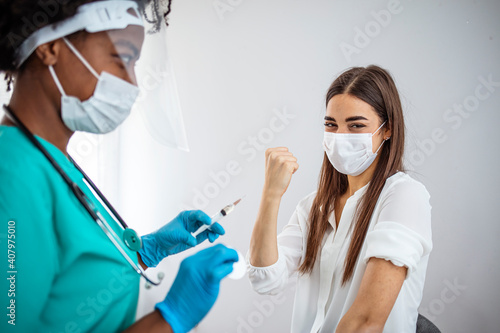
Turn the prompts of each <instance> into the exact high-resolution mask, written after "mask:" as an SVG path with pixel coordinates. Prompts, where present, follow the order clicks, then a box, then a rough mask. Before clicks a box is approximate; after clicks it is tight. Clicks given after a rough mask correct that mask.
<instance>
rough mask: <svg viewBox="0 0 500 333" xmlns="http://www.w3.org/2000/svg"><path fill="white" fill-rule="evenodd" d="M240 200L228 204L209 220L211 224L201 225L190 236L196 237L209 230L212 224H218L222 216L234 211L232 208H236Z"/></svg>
mask: <svg viewBox="0 0 500 333" xmlns="http://www.w3.org/2000/svg"><path fill="white" fill-rule="evenodd" d="M241 199H243V198H241ZM241 199H238V200H236V201H235V202H234V203H232V204H229V205H227V206H226V207H224V208H222V209H221V210H220V212H218V213H217V214H215V215H214V216H212V218H211V220H212V223H211V224H210V225H207V224H204V225H202V226H201V227H199V228H198V230H196V231H195V232H193V233H192V235H193V236H194V237H196V236H198V235H199V234H201V233H202V232H203V231H205V230H207V229H210V227H211V226H212V225H213V224H214V223H216V222H219V221H220V220H221V219H222V218H223V217H224V216H226V215H228V214H229V213H231V212H232V211H233V210H234V207H236V205H237V204H239V203H240V201H241Z"/></svg>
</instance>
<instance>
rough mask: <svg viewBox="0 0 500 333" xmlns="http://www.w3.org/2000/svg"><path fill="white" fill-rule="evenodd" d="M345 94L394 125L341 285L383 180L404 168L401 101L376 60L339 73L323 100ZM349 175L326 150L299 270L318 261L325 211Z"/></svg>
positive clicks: (361, 209) (361, 210)
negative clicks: (367, 64)
mask: <svg viewBox="0 0 500 333" xmlns="http://www.w3.org/2000/svg"><path fill="white" fill-rule="evenodd" d="M339 94H349V95H351V96H354V97H356V98H359V99H360V100H362V101H364V102H366V103H368V104H369V105H371V106H372V108H373V109H374V111H375V112H376V113H377V115H378V116H379V118H380V121H381V123H382V122H384V121H386V124H385V126H386V127H387V128H389V129H391V130H392V134H391V138H390V140H388V141H386V142H385V143H384V145H383V146H382V148H381V149H380V151H379V153H378V154H379V158H378V163H377V165H376V167H375V172H374V174H373V178H372V179H371V181H370V183H369V185H368V188H367V190H366V192H365V194H364V195H363V197H362V199H361V201H360V202H359V204H358V206H357V207H356V214H355V218H354V220H355V223H354V231H353V235H352V240H351V243H350V245H349V250H348V252H347V257H346V258H345V262H344V274H343V277H342V285H345V283H346V282H347V281H349V280H350V279H351V278H352V275H353V273H354V266H355V265H356V262H357V260H358V257H359V253H360V251H361V247H362V246H363V242H364V239H365V236H366V233H367V230H368V225H369V223H370V219H371V216H372V214H373V210H374V208H375V204H376V203H377V200H378V198H379V196H380V193H381V192H382V189H383V187H384V184H385V180H386V179H387V178H388V177H390V176H392V175H393V174H395V173H396V172H398V171H401V170H402V169H403V152H404V127H405V126H404V121H403V110H402V107H401V101H400V99H399V94H398V91H397V89H396V85H395V84H394V81H393V79H392V77H391V75H390V74H389V73H388V72H387V71H386V70H384V69H383V68H380V67H378V66H375V65H371V66H368V67H366V68H364V67H354V68H351V69H349V70H347V71H345V72H344V73H342V74H341V75H340V76H339V77H338V78H337V79H336V80H335V81H334V82H333V83H332V85H331V86H330V88H329V89H328V92H327V94H326V104H327V105H328V102H329V101H330V99H332V97H333V96H335V95H339ZM347 188H348V180H347V176H346V175H344V174H341V173H340V172H338V171H337V170H335V168H334V167H333V166H332V165H331V163H330V161H329V160H328V157H327V155H326V153H325V154H324V158H323V166H322V167H321V171H320V176H319V184H318V191H317V194H316V197H315V199H314V201H313V204H312V207H311V211H310V213H309V222H310V225H309V232H308V236H307V248H306V255H305V258H304V261H303V262H302V264H301V265H300V267H299V271H300V272H301V273H302V274H305V273H311V272H312V269H313V266H314V264H315V262H316V258H317V256H318V252H319V250H320V247H321V241H322V239H323V237H324V235H325V232H326V230H327V228H328V225H329V222H328V217H329V216H330V215H331V214H332V212H333V210H334V203H335V199H336V198H338V197H340V196H341V195H342V194H344V193H345V192H346V191H347Z"/></svg>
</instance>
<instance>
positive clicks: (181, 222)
mask: <svg viewBox="0 0 500 333" xmlns="http://www.w3.org/2000/svg"><path fill="white" fill-rule="evenodd" d="M210 223H211V220H210V217H209V216H208V215H207V214H205V213H203V212H202V211H201V210H190V211H184V212H181V213H180V214H179V215H177V217H176V218H175V219H173V220H172V221H171V222H169V223H167V224H166V225H164V226H163V227H162V228H160V229H159V230H157V231H155V232H153V233H151V234H148V235H145V236H142V237H141V238H142V248H141V249H140V250H139V254H140V255H141V259H142V262H143V263H144V264H146V266H148V267H156V265H158V264H159V263H160V261H162V260H163V259H164V258H165V257H167V256H169V255H172V254H176V253H179V252H182V251H184V250H186V249H189V248H191V247H193V246H196V245H198V244H200V243H202V242H204V241H205V240H206V239H207V238H208V240H209V241H210V243H213V242H214V241H215V240H216V239H217V238H218V237H219V235H224V233H225V231H224V228H222V226H221V225H220V224H219V223H214V225H213V226H212V227H211V229H212V230H210V229H207V230H205V231H204V232H202V233H201V234H199V235H198V236H196V238H194V237H193V235H191V233H192V232H195V231H196V230H198V228H199V227H200V226H202V225H203V224H208V225H210Z"/></svg>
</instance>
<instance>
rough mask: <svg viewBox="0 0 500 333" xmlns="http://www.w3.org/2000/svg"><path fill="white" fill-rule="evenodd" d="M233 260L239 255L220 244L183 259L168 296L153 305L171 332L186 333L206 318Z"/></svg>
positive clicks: (231, 266) (231, 267) (231, 268)
mask: <svg viewBox="0 0 500 333" xmlns="http://www.w3.org/2000/svg"><path fill="white" fill-rule="evenodd" d="M236 261H238V253H237V252H236V251H235V250H233V249H229V248H227V247H225V246H224V245H222V244H217V245H215V246H213V247H209V248H207V249H205V250H202V251H200V252H198V253H197V254H195V255H193V256H191V257H188V258H186V259H184V261H183V262H182V263H181V266H180V268H179V273H177V277H176V278H175V281H174V284H173V285H172V287H171V288H170V291H169V292H168V294H167V297H166V298H165V300H164V301H163V302H160V303H158V304H156V309H157V310H159V311H160V313H161V315H162V316H163V318H165V320H166V321H167V322H168V323H169V325H170V327H171V328H172V330H173V331H174V333H185V332H189V331H190V330H191V329H192V328H193V327H195V326H196V325H197V324H198V323H199V322H200V321H201V320H202V319H203V317H205V315H206V314H207V313H208V311H210V309H211V308H212V306H213V305H214V303H215V300H216V299H217V296H218V295H219V286H220V281H221V280H222V279H223V278H225V277H226V276H227V275H228V274H229V273H231V272H232V271H233V263H235V262H236Z"/></svg>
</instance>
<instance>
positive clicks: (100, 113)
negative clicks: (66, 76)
mask: <svg viewBox="0 0 500 333" xmlns="http://www.w3.org/2000/svg"><path fill="white" fill-rule="evenodd" d="M63 40H64V42H66V45H68V47H69V48H70V50H71V51H72V52H73V53H74V54H75V55H76V56H77V57H78V59H80V61H81V62H82V63H83V64H84V65H85V67H87V69H88V70H89V71H90V72H91V73H92V74H93V75H94V76H95V77H96V78H97V80H98V81H97V85H96V87H95V90H94V93H93V95H92V96H91V97H90V98H89V99H88V100H86V101H83V102H82V101H80V100H79V99H78V98H77V97H74V96H68V95H66V93H65V92H64V89H63V87H62V85H61V82H60V81H59V79H58V77H57V75H56V73H55V71H54V68H53V67H52V66H49V71H50V74H51V75H52V78H53V79H54V82H55V83H56V85H57V88H58V89H59V91H60V93H61V95H62V96H61V117H62V120H63V122H64V124H65V125H66V126H67V127H68V128H69V129H70V130H72V131H83V132H89V133H96V134H104V133H109V132H111V131H113V130H114V129H116V128H117V127H118V125H120V124H121V123H122V122H123V121H124V120H125V119H126V118H127V117H128V116H129V115H130V111H131V110H132V106H133V105H134V102H135V100H136V98H137V95H138V94H139V88H137V87H136V86H134V85H133V84H130V83H128V82H127V81H125V80H122V79H120V78H119V77H116V76H114V75H112V74H109V73H107V72H102V73H101V75H99V74H98V73H97V72H96V71H95V70H94V68H92V66H90V64H89V63H88V62H87V61H86V60H85V58H83V56H82V55H81V54H80V52H78V50H77V49H76V48H75V47H74V46H73V45H72V44H71V43H70V42H69V41H68V40H67V39H66V38H63Z"/></svg>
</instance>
